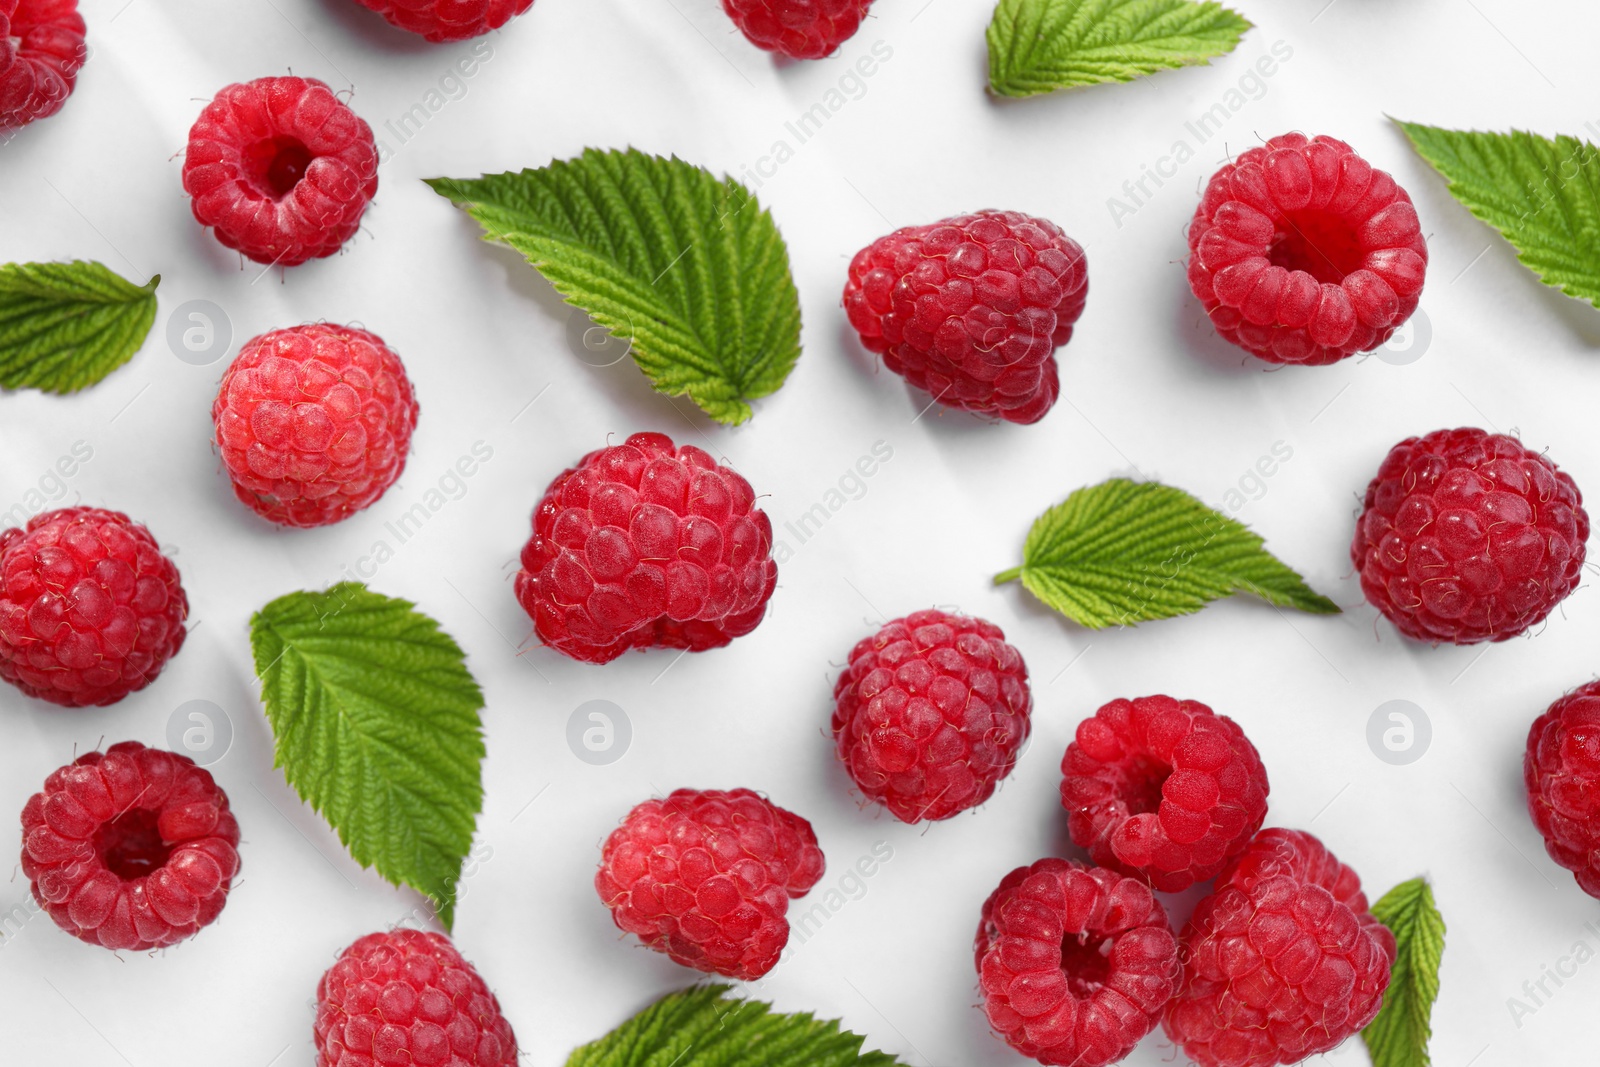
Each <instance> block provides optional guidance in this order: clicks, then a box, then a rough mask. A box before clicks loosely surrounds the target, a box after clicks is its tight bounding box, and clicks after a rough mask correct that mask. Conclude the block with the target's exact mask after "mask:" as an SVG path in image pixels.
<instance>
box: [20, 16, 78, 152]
mask: <svg viewBox="0 0 1600 1067" xmlns="http://www.w3.org/2000/svg"><path fill="white" fill-rule="evenodd" d="M83 35H84V25H83V16H82V15H79V14H78V0H0V132H4V131H7V130H15V129H18V128H20V127H23V126H26V125H27V124H28V123H30V122H34V121H36V120H38V119H44V118H49V117H50V116H51V115H54V114H55V113H56V112H57V111H60V110H61V108H62V105H64V104H65V103H66V102H67V97H69V96H71V95H72V90H73V88H74V87H75V86H76V85H77V82H78V71H79V69H80V68H82V66H83V63H84V60H86V59H87V58H88V56H89V48H88V45H87V44H85V43H84V39H83Z"/></svg>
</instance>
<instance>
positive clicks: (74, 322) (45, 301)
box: [0, 260, 161, 395]
mask: <svg viewBox="0 0 1600 1067" xmlns="http://www.w3.org/2000/svg"><path fill="white" fill-rule="evenodd" d="M159 284H161V275H159V274H157V275H156V276H155V277H153V278H151V279H150V280H149V281H148V282H146V283H145V284H144V285H134V284H133V283H132V282H130V281H128V280H127V279H125V278H123V277H122V276H120V275H118V274H116V273H115V272H113V271H111V270H110V269H109V268H107V267H106V266H104V265H103V264H100V263H90V262H85V261H83V260H75V261H73V262H71V263H7V264H5V265H4V266H0V389H39V390H42V391H44V392H46V393H56V394H57V395H65V394H67V393H76V392H77V391H78V390H80V389H87V388H88V387H89V386H91V385H95V384H98V383H99V382H100V381H101V380H103V379H104V378H105V377H106V375H108V374H110V373H111V372H112V371H114V370H116V369H117V368H118V367H120V366H122V365H123V364H124V363H126V362H128V360H130V359H132V358H133V354H134V353H135V352H137V351H139V347H140V346H141V345H143V344H144V339H145V338H146V337H147V336H149V334H150V327H151V326H152V325H154V324H155V321H156V286H157V285H159Z"/></svg>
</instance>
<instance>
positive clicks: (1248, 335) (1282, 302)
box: [1189, 133, 1428, 366]
mask: <svg viewBox="0 0 1600 1067" xmlns="http://www.w3.org/2000/svg"><path fill="white" fill-rule="evenodd" d="M1189 252H1190V257H1189V287H1190V288H1191V289H1193V290H1194V295H1195V296H1196V297H1198V298H1199V299H1200V303H1201V304H1203V305H1205V309H1206V313H1207V314H1208V315H1210V316H1211V322H1212V324H1213V325H1215V326H1216V328H1217V332H1218V333H1220V334H1221V335H1222V336H1223V337H1224V338H1225V339H1227V340H1229V341H1232V342H1233V343H1234V344H1236V345H1238V346H1239V347H1240V348H1243V349H1244V350H1245V351H1247V352H1250V353H1251V354H1253V355H1255V356H1257V357H1259V358H1260V359H1264V360H1266V361H1267V362H1269V363H1303V364H1309V365H1313V366H1318V365H1322V364H1326V363H1334V362H1337V361H1338V360H1341V359H1344V358H1345V357H1346V356H1349V355H1352V354H1354V353H1356V352H1366V351H1369V350H1371V349H1374V348H1377V347H1378V346H1379V345H1381V344H1383V343H1384V342H1385V341H1387V340H1388V339H1389V335H1390V334H1392V333H1394V331H1395V328H1396V327H1397V326H1399V325H1400V324H1401V323H1403V322H1405V321H1406V319H1408V318H1410V317H1411V313H1412V312H1413V311H1415V310H1416V309H1417V297H1418V296H1419V295H1420V294H1421V293H1422V279H1423V275H1424V274H1425V273H1426V271H1427V267H1428V246H1427V243H1426V242H1425V241H1424V240H1423V238H1422V230H1421V227H1420V224H1419V223H1418V222H1417V212H1416V209H1414V208H1413V207H1412V206H1411V198H1410V197H1409V196H1407V195H1406V191H1405V190H1404V189H1402V188H1400V187H1399V186H1398V185H1396V184H1395V182H1394V179H1393V178H1391V177H1389V175H1387V174H1385V173H1384V172H1383V171H1381V170H1376V169H1374V168H1373V167H1372V166H1371V165H1370V164H1368V163H1367V162H1366V161H1365V160H1363V159H1362V158H1361V157H1360V156H1358V155H1356V154H1355V151H1354V150H1353V149H1352V148H1351V147H1350V146H1349V145H1347V144H1345V143H1344V142H1343V141H1336V140H1334V139H1333V138H1332V137H1316V138H1313V139H1311V140H1309V141H1307V140H1306V139H1305V137H1304V136H1303V135H1301V134H1298V133H1286V134H1284V135H1283V136H1281V137H1274V138H1273V139H1272V140H1270V141H1268V142H1267V143H1266V145H1265V147H1261V148H1252V149H1250V150H1249V151H1247V152H1243V153H1240V155H1239V158H1238V159H1236V160H1234V161H1233V162H1232V163H1229V164H1228V165H1227V166H1225V167H1223V168H1222V169H1221V170H1219V171H1217V173H1216V174H1214V175H1212V176H1211V183H1210V184H1209V185H1207V186H1206V192H1205V196H1204V197H1203V198H1202V199H1201V201H1200V206H1199V207H1198V208H1197V209H1195V213H1194V220H1193V221H1192V222H1191V223H1190V224H1189Z"/></svg>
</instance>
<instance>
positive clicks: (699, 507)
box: [516, 433, 778, 663]
mask: <svg viewBox="0 0 1600 1067" xmlns="http://www.w3.org/2000/svg"><path fill="white" fill-rule="evenodd" d="M777 581H778V565H777V563H775V562H774V561H773V559H772V522H771V521H770V520H769V519H768V518H767V513H766V512H764V511H762V510H760V509H759V508H757V507H756V506H755V493H754V492H753V491H752V490H751V488H750V483H749V482H747V481H745V480H744V479H743V478H741V477H739V475H737V474H735V473H734V472H733V471H731V470H729V469H728V468H727V467H719V466H717V462H716V460H714V459H712V458H711V457H710V456H709V455H708V454H706V453H705V452H703V451H701V450H700V449H698V448H695V447H694V446H692V445H684V446H683V447H682V448H677V447H675V446H674V445H673V443H672V440H671V439H670V438H668V437H667V436H666V435H665V434H659V433H637V434H634V435H633V436H632V437H630V438H628V440H627V441H626V442H624V443H623V444H620V445H612V446H609V447H607V448H600V449H596V450H595V451H593V452H590V453H589V454H588V455H586V456H584V457H583V458H582V459H581V460H579V461H578V465H577V466H576V467H573V468H571V469H570V470H567V471H564V472H562V473H561V475H559V476H558V477H557V478H556V480H555V481H553V482H551V483H550V488H548V489H546V490H545V493H544V498H543V499H542V500H540V501H539V506H538V507H537V508H536V509H534V512H533V536H532V537H531V538H529V539H528V543H527V544H526V545H524V546H523V549H522V570H521V571H520V572H519V573H518V574H517V580H516V594H517V600H518V602H519V603H521V604H522V609H523V610H524V611H526V612H527V613H528V615H529V616H531V617H532V619H533V625H534V629H535V630H536V631H537V632H538V634H539V639H540V640H542V641H543V642H544V643H545V644H547V645H549V646H550V647H551V648H554V649H555V650H556V651H557V652H560V653H562V654H563V655H567V656H571V657H572V658H573V659H576V660H583V661H584V662H586V663H608V662H610V661H611V660H614V659H616V658H617V657H618V656H620V655H622V653H624V652H626V651H627V650H628V649H630V648H652V647H654V648H683V649H688V650H690V651H693V652H702V651H704V650H706V649H708V648H721V647H722V646H723V645H726V644H727V643H728V642H730V641H732V640H733V639H734V638H735V637H742V636H744V635H745V634H747V633H749V632H750V631H751V630H754V629H755V628H756V624H757V623H759V622H760V621H761V617H762V616H763V615H765V614H766V610H767V600H768V598H770V597H771V596H772V590H773V588H774V586H775V585H776V584H777Z"/></svg>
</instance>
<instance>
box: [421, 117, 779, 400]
mask: <svg viewBox="0 0 1600 1067" xmlns="http://www.w3.org/2000/svg"><path fill="white" fill-rule="evenodd" d="M428 185H429V186H431V187H432V188H433V190H434V191H435V192H437V193H438V194H439V195H441V196H444V197H448V198H449V199H450V200H452V201H453V202H455V203H456V204H457V205H459V206H461V207H463V208H465V209H466V211H467V213H468V214H470V215H471V216H472V217H473V218H475V219H477V220H478V222H479V223H480V224H481V225H482V226H483V231H484V239H485V240H489V241H499V242H502V243H504V244H507V245H510V246H511V247H512V248H515V249H516V250H517V251H519V252H521V253H522V254H523V255H524V256H526V257H528V262H529V263H532V264H533V265H534V267H536V268H537V269H538V270H539V272H540V273H541V274H543V275H544V276H545V277H546V278H548V279H549V280H550V284H551V285H553V286H555V288H556V291H557V292H559V293H560V294H561V295H562V296H563V297H565V298H566V300H567V303H569V304H573V305H575V306H577V307H580V308H582V309H583V310H584V311H586V312H588V313H589V316H590V318H592V319H593V320H594V321H595V322H597V323H599V324H600V325H601V326H603V327H605V328H606V329H607V330H609V331H610V332H611V333H612V334H614V335H615V336H617V337H618V338H621V339H624V340H627V341H628V342H629V343H630V348H631V350H632V354H633V358H634V361H635V362H636V363H638V365H639V368H640V369H641V370H643V371H644V372H645V374H646V375H648V376H649V378H650V381H651V383H652V384H653V385H654V386H655V388H656V391H657V392H662V393H666V394H668V395H670V396H688V397H689V399H691V400H693V401H694V402H695V403H696V404H698V405H699V406H700V408H701V409H702V410H703V411H705V413H706V414H707V415H710V416H711V417H712V418H714V419H716V420H717V421H719V422H724V423H730V424H731V423H740V422H744V421H745V420H746V419H748V418H749V417H750V414H751V412H750V401H752V400H755V399H757V398H759V397H764V396H767V395H769V394H771V393H774V392H776V391H777V390H778V388H779V387H780V386H781V385H783V383H784V379H786V378H787V377H788V376H789V372H790V371H791V370H793V369H794V365H795V361H796V360H798V359H799V358H800V296H799V293H798V292H797V291H796V290H795V285H794V278H793V276H792V275H791V274H790V271H789V250H788V248H787V246H785V244H784V242H783V237H782V236H781V235H780V234H779V233H778V227H777V225H776V224H775V223H774V222H773V221H772V216H771V215H770V214H768V213H767V212H766V211H765V210H764V209H763V208H762V207H761V205H760V204H759V203H758V202H757V201H756V198H755V196H754V195H753V194H752V193H751V192H750V190H748V189H746V188H745V187H744V186H743V185H740V184H739V183H738V182H736V181H734V180H733V179H732V178H722V179H719V178H717V177H715V176H713V175H712V174H711V172H710V171H708V170H705V169H704V168H702V167H696V166H693V165H691V164H689V163H685V162H684V161H683V160H681V159H678V158H677V157H676V156H674V157H672V158H671V159H663V158H662V157H660V156H651V155H646V154H645V153H643V152H638V151H635V150H633V149H631V148H630V149H628V150H626V151H612V152H601V151H598V150H596V149H592V148H591V149H588V150H586V151H585V152H584V153H583V155H582V156H580V157H578V158H577V159H573V160H568V161H566V162H556V163H552V164H550V165H549V166H547V167H541V168H540V169H538V170H524V171H521V172H519V173H506V174H491V175H485V176H484V177H482V178H477V179H457V178H433V179H429V180H428Z"/></svg>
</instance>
